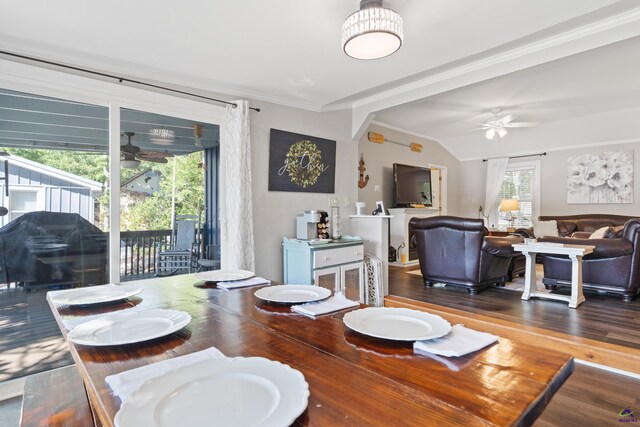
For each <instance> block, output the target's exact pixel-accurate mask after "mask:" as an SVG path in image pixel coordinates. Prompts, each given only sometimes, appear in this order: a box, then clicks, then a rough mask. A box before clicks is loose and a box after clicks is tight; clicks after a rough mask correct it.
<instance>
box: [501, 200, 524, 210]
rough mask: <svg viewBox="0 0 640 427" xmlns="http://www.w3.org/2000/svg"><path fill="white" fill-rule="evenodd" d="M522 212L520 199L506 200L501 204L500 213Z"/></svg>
mask: <svg viewBox="0 0 640 427" xmlns="http://www.w3.org/2000/svg"><path fill="white" fill-rule="evenodd" d="M517 210H520V203H519V202H518V199H504V200H502V201H501V202H500V211H502V212H510V211H517Z"/></svg>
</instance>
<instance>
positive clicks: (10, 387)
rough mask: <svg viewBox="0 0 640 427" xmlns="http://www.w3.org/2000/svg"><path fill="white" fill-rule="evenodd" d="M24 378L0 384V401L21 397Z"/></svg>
mask: <svg viewBox="0 0 640 427" xmlns="http://www.w3.org/2000/svg"><path fill="white" fill-rule="evenodd" d="M25 380H26V378H25V377H23V378H17V379H15V380H9V381H3V382H0V401H2V400H7V399H11V398H13V397H18V396H22V394H23V393H24V382H25Z"/></svg>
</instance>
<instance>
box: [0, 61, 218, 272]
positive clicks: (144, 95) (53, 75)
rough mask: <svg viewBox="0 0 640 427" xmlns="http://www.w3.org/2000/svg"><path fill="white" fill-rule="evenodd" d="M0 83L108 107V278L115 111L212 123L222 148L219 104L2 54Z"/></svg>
mask: <svg viewBox="0 0 640 427" xmlns="http://www.w3.org/2000/svg"><path fill="white" fill-rule="evenodd" d="M0 87H1V88H3V89H8V90H14V91H19V92H24V93H31V94H34V95H41V96H49V97H53V98H59V99H65V100H70V101H76V102H83V103H87V104H93V105H98V106H103V107H108V108H109V175H110V179H109V197H110V200H109V209H110V211H109V282H110V283H119V281H120V132H121V130H120V110H121V109H122V108H127V109H132V110H140V111H146V112H149V113H155V114H162V115H165V116H172V117H179V118H183V119H187V120H194V121H200V122H204V123H210V124H214V125H217V126H219V127H220V153H222V152H223V150H224V136H225V131H224V130H225V129H224V116H225V110H226V109H225V107H222V106H219V105H214V104H209V103H205V102H202V101H197V100H193V99H188V98H186V97H180V96H174V95H169V94H165V93H161V92H155V91H151V90H146V89H141V88H138V87H133V86H127V85H124V84H120V83H116V82H111V81H103V80H97V79H93V78H89V77H86V76H80V75H74V74H69V73H66V72H62V71H58V70H53V69H46V68H42V67H38V66H34V65H30V64H25V63H19V62H14V61H9V60H5V59H0ZM221 166H222V165H221ZM221 169H222V168H221ZM218 176H219V181H220V182H219V186H218V189H219V195H218V196H219V200H220V206H219V209H220V216H221V218H225V210H224V208H225V206H224V203H223V201H224V194H223V192H224V188H225V186H224V173H223V171H222V170H219V171H218Z"/></svg>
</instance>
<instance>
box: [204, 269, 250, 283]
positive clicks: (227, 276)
mask: <svg viewBox="0 0 640 427" xmlns="http://www.w3.org/2000/svg"><path fill="white" fill-rule="evenodd" d="M253 276H255V273H252V272H251V271H247V270H211V271H203V272H201V273H196V274H195V278H196V279H198V280H204V281H206V282H229V281H231V280H243V279H248V278H250V277H253Z"/></svg>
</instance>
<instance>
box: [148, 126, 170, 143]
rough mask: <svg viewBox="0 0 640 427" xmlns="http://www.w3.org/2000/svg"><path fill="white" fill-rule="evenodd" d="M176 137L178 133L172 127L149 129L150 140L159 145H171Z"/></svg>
mask: <svg viewBox="0 0 640 427" xmlns="http://www.w3.org/2000/svg"><path fill="white" fill-rule="evenodd" d="M175 139H176V133H175V132H174V131H172V130H171V129H160V128H156V129H149V142H150V143H152V144H157V145H171V144H173V142H174V141H175Z"/></svg>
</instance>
